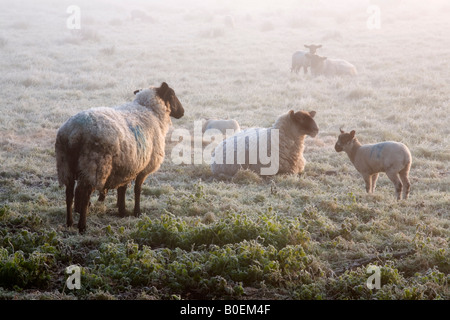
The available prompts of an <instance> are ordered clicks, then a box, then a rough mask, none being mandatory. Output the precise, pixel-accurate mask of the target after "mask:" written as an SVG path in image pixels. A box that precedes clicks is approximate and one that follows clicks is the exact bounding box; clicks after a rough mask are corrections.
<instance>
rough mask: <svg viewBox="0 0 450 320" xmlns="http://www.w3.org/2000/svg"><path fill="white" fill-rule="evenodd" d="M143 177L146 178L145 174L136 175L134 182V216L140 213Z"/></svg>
mask: <svg viewBox="0 0 450 320" xmlns="http://www.w3.org/2000/svg"><path fill="white" fill-rule="evenodd" d="M145 178H147V175H138V176H137V177H136V181H135V182H134V215H135V216H136V217H139V216H140V215H141V190H142V183H144V180H145Z"/></svg>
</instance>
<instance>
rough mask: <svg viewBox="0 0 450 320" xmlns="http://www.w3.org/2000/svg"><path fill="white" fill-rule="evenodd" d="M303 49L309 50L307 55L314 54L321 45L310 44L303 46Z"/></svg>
mask: <svg viewBox="0 0 450 320" xmlns="http://www.w3.org/2000/svg"><path fill="white" fill-rule="evenodd" d="M305 48H308V49H309V53H310V54H316V51H317V49H319V48H322V45H321V44H318V45H316V44H310V45H307V44H305Z"/></svg>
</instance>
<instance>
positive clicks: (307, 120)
mask: <svg viewBox="0 0 450 320" xmlns="http://www.w3.org/2000/svg"><path fill="white" fill-rule="evenodd" d="M315 115H316V112H315V111H310V112H307V111H297V112H294V111H293V110H291V111H289V116H290V119H291V120H292V122H293V123H294V125H293V126H291V128H292V129H291V130H292V133H293V134H294V135H303V134H307V135H309V136H311V137H313V138H314V137H315V136H317V134H318V133H319V127H318V126H317V124H316V122H315V121H314V119H313V118H314V116H315Z"/></svg>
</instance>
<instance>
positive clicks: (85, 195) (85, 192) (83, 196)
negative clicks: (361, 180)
mask: <svg viewBox="0 0 450 320" xmlns="http://www.w3.org/2000/svg"><path fill="white" fill-rule="evenodd" d="M92 191H94V189H93V188H92V187H90V186H87V185H84V184H82V185H78V186H77V190H76V191H75V193H76V194H77V196H78V199H77V198H76V197H75V202H78V203H79V208H80V220H79V221H78V230H79V232H80V233H84V232H85V231H86V216H87V212H88V210H89V201H90V199H91V194H92Z"/></svg>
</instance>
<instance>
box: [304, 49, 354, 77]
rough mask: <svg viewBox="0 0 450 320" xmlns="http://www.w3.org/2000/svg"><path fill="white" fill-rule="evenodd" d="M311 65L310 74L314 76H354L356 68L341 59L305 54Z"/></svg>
mask: <svg viewBox="0 0 450 320" xmlns="http://www.w3.org/2000/svg"><path fill="white" fill-rule="evenodd" d="M306 56H307V57H308V58H309V60H310V63H311V73H312V74H313V75H315V76H318V75H325V76H342V75H350V76H356V75H357V74H358V71H357V70H356V67H355V66H354V65H353V64H351V63H350V62H348V61H345V60H342V59H328V58H327V57H321V56H318V55H316V54H309V53H308V54H306Z"/></svg>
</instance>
